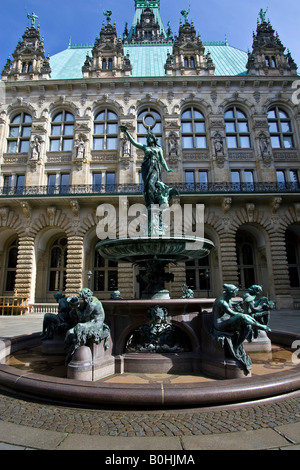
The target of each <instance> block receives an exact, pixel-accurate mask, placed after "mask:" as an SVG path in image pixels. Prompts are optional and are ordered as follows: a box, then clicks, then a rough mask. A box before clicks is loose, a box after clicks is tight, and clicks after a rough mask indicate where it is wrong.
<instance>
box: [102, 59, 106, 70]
mask: <svg viewBox="0 0 300 470" xmlns="http://www.w3.org/2000/svg"><path fill="white" fill-rule="evenodd" d="M106 69H107V62H106V59H103V60H102V70H106Z"/></svg>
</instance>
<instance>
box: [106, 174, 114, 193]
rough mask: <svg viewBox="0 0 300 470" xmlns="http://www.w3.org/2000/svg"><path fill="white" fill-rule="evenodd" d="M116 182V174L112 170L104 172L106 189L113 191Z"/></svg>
mask: <svg viewBox="0 0 300 470" xmlns="http://www.w3.org/2000/svg"><path fill="white" fill-rule="evenodd" d="M115 182H116V175H115V173H113V172H108V173H106V190H107V191H114V189H115Z"/></svg>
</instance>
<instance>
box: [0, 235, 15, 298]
mask: <svg viewBox="0 0 300 470" xmlns="http://www.w3.org/2000/svg"><path fill="white" fill-rule="evenodd" d="M14 240H17V241H18V242H19V234H18V232H17V231H16V230H14V229H13V228H10V227H9V226H7V227H3V228H2V227H1V228H0V292H1V295H3V293H4V292H5V290H6V289H5V286H6V278H7V271H6V267H7V262H8V252H9V249H10V246H11V244H12V243H13V242H14Z"/></svg>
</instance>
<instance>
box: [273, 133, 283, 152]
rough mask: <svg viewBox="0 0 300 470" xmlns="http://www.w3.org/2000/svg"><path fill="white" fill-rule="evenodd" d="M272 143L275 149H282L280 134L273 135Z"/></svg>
mask: <svg viewBox="0 0 300 470" xmlns="http://www.w3.org/2000/svg"><path fill="white" fill-rule="evenodd" d="M271 145H272V148H273V149H280V148H281V144H280V137H279V135H278V136H277V135H271Z"/></svg>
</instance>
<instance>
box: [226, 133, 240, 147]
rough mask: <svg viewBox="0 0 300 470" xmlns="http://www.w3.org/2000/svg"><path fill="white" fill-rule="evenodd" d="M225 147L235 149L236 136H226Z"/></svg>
mask: <svg viewBox="0 0 300 470" xmlns="http://www.w3.org/2000/svg"><path fill="white" fill-rule="evenodd" d="M226 139H227V147H228V148H229V149H237V148H238V144H237V138H236V137H235V136H227V137H226Z"/></svg>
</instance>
